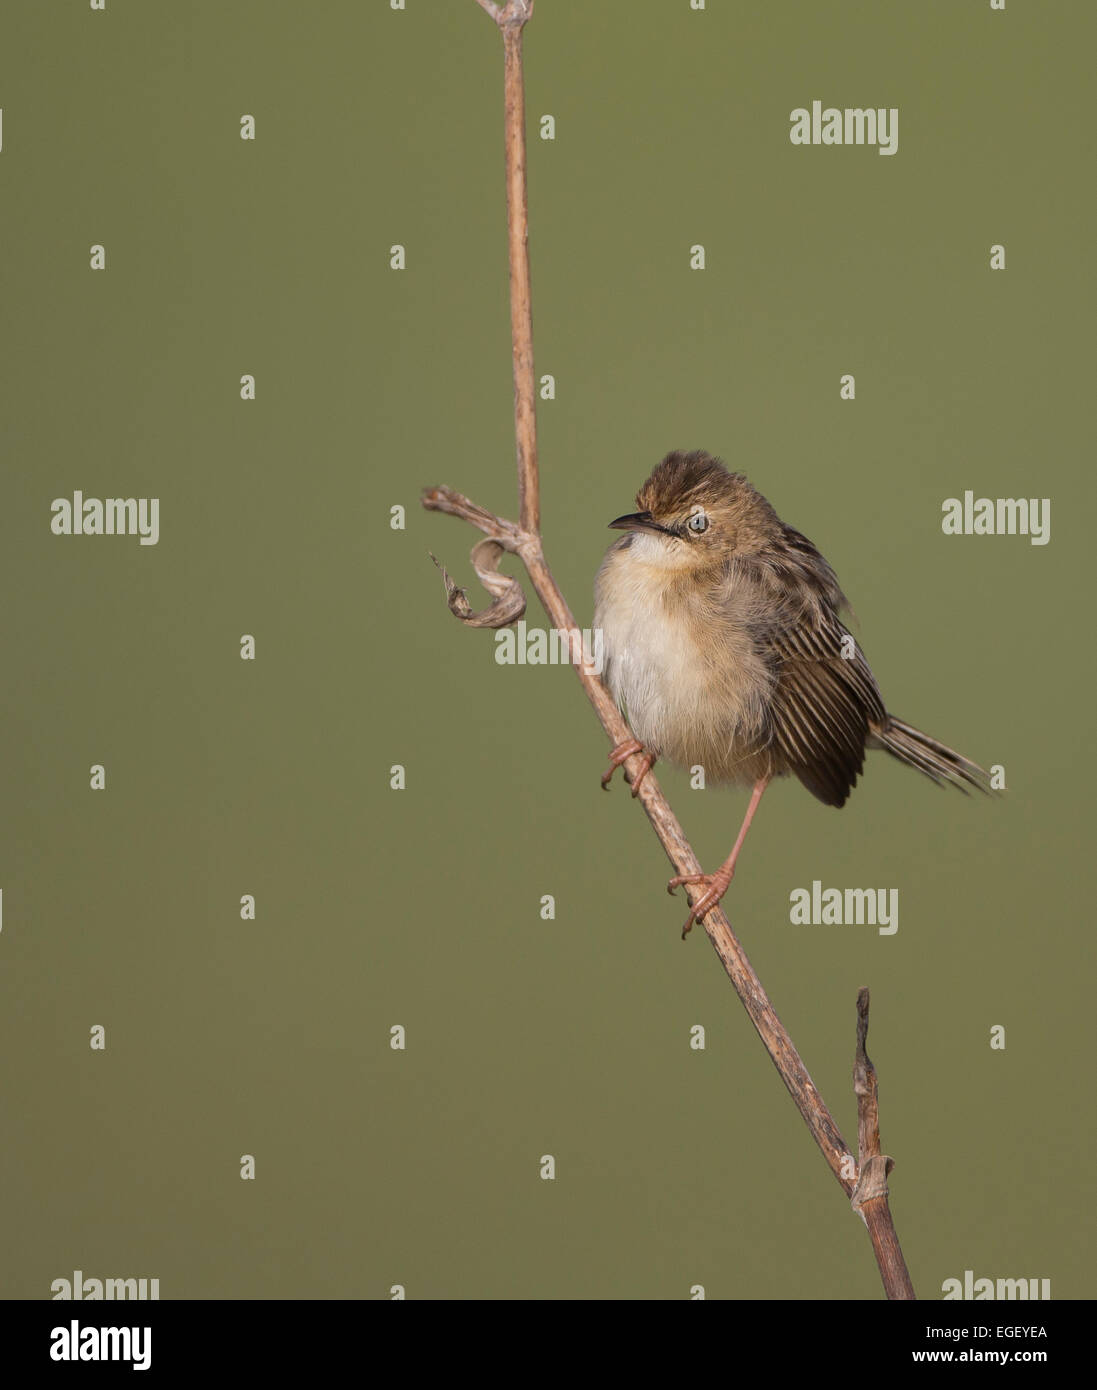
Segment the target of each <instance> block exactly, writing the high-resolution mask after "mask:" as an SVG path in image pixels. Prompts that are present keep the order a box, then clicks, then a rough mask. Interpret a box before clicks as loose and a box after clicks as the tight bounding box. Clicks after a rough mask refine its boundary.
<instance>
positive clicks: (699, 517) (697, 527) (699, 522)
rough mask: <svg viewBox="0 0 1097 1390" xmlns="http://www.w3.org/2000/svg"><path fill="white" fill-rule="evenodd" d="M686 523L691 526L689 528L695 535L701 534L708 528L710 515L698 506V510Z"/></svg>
mask: <svg viewBox="0 0 1097 1390" xmlns="http://www.w3.org/2000/svg"><path fill="white" fill-rule="evenodd" d="M686 525H687V526H688V527H689V529H690V530H691V531H692V532H693V534H694V535H695V536H699V535H700V534H701V532H702V531H707V530H708V517H707V516H706V515H705V513H704V512H703V511H702V510H701V509H700V508H698V509H697V511H695V512H694V513H693V515H692V516H691V517H690V519H689V520H688V521H687V522H686Z"/></svg>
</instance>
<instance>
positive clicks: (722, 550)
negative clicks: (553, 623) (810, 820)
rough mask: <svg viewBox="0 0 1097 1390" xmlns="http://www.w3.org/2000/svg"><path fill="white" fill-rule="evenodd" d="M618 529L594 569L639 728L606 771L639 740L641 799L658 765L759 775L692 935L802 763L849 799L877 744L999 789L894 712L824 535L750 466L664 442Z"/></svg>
mask: <svg viewBox="0 0 1097 1390" xmlns="http://www.w3.org/2000/svg"><path fill="white" fill-rule="evenodd" d="M609 525H610V527H611V528H613V529H616V530H619V531H624V532H625V533H626V534H625V535H623V536H621V537H619V538H618V539H617V540H615V541H614V542H613V544H611V546H610V547H609V549H608V550H607V552H606V555H605V558H604V560H603V561H602V564H601V567H600V568H599V570H598V574H597V577H596V579H595V586H594V596H595V608H594V627H595V629H596V630H598V629H600V630H601V633H602V639H601V640H602V643H603V651H604V663H605V665H604V679H605V681H606V683H607V684H608V686H609V690H610V693H611V695H612V696H613V698H614V700H615V701H616V703H617V705H618V707H619V709H620V710H621V712H622V714H623V715H624V716H625V718H626V719H627V721H628V724H629V727H630V729H631V731H632V733H633V735H634V737H633V738H632V739H629V740H627V741H625V742H623V743H620V744H618V745H617V746H616V747H615V748H614V749H613V751H612V753H611V755H610V765H609V768H608V770H607V771H606V773H605V775H604V776H603V778H602V785H603V787H606V788H607V789H608V787H609V783H610V780H611V778H612V776H613V773H614V770H615V769H616V768H617V767H619V766H620V765H621V764H622V763H623V762H624V761H625V760H626V759H627V758H628V757H630V756H631V755H632V754H633V753H642V754H643V758H642V762H641V766H640V770H639V772H638V773H637V774H636V776H635V777H634V778H633V782H632V788H633V793H632V794H633V796H635V795H636V794H637V791H638V790H639V787H640V783H641V782H642V780H643V778H644V777H645V776H646V775H647V773H648V771H649V770H650V768H651V767H652V765H653V764H654V762H655V761H656V760H657V759H659V758H663V759H666V760H667V761H669V762H671V763H673V764H675V765H677V766H679V767H685V768H693V767H696V766H697V765H698V764H699V765H700V766H701V767H703V768H704V772H705V779H706V785H707V784H708V783H709V782H713V783H716V784H721V783H733V784H734V783H738V784H745V785H747V786H750V787H752V789H753V790H752V792H751V797H750V802H749V805H748V807H747V811H746V815H745V817H744V819H743V823H742V826H741V827H740V830H739V834H738V836H737V838H736V840H735V844H734V846H733V847H732V851H731V853H730V854H729V855H728V857H727V859H726V860H725V861H724V863H723V864H722V865H721V866H720V868H719V869H717V871H716V872H715V873H714V874H681V875H678V876H677V877H675V878H672V879H671V880H670V882H669V883H668V885H667V890H668V892H670V893H672V894H673V891H674V889H675V888H676V887H679V886H680V885H682V884H693V885H702V886H703V891H702V892H701V893H700V895H699V896H698V897H697V900H696V901H695V902H694V904H693V906H692V907H691V909H690V913H689V916H688V918H687V919H686V923H685V926H684V927H683V929H682V936H683V938H684V937H685V936H686V934H687V932H688V931H689V930H690V928H691V927H692V926H693V924H694V922H696V921H700V920H701V919H702V918H703V917H704V916H705V915H706V914H707V913H708V912H709V911H711V909H712V908H713V907H715V906H716V904H717V903H719V901H720V900H721V898H722V897H723V896H724V894H725V893H726V891H727V889H728V887H729V885H730V883H731V880H732V877H733V876H734V873H735V865H736V862H737V860H738V858H739V853H740V851H741V849H742V847H743V842H744V840H745V839H746V835H747V831H748V830H749V829H750V825H751V822H752V820H753V819H754V815H755V812H756V811H757V809H758V805H759V802H760V801H761V799H762V795H763V793H764V792H765V790H766V787H767V786H768V785H769V783H770V781H772V780H773V779H774V778H775V777H784V776H789V775H791V776H794V777H796V778H798V779H799V781H800V782H801V783H802V784H803V785H804V786H805V787H806V788H807V789H808V791H809V792H811V794H812V795H813V796H815V797H817V798H818V799H819V800H820V801H821V802H823V804H824V805H826V806H835V807H841V806H844V805H845V803H846V800H847V799H848V797H849V794H850V792H851V791H852V790H853V788H854V786H855V785H856V783H857V779H858V777H859V776H860V775H861V773H862V771H863V769H864V763H865V753H866V751H867V750H869V749H883V750H884V751H885V752H887V753H890V754H891V756H892V757H894V758H897V759H898V760H899V761H900V762H902V763H906V764H907V765H908V766H910V767H913V768H917V769H918V771H919V772H922V773H924V774H925V775H926V776H927V777H929V778H931V779H932V780H933V781H934V782H937V783H938V784H940V785H951V786H955V787H958V788H960V790H962V791H967V790H969V789H976V790H978V791H981V792H986V793H990V792H991V791H992V785H991V778H990V775H989V774H988V773H987V772H986V771H984V769H983V768H981V767H980V766H979V765H978V764H977V763H974V762H971V761H970V760H969V759H968V758H965V757H963V756H962V755H961V754H960V753H957V752H955V751H954V750H953V749H952V748H949V747H947V746H946V745H945V744H943V743H939V742H938V741H937V739H935V738H931V737H930V735H929V734H925V733H922V732H921V730H920V729H917V728H915V727H914V726H913V725H911V724H908V723H906V722H905V721H904V720H902V719H899V718H897V717H896V716H895V715H893V714H889V713H888V710H887V707H886V706H885V704H884V700H883V697H882V695H881V694H880V688H879V686H878V685H877V683H876V678H875V677H874V676H873V674H872V671H871V669H870V668H869V665H868V662H867V661H866V660H865V656H864V653H863V652H862V650H861V647H860V644H859V643H858V642H857V641H856V640H855V639H854V637H853V635H852V634H851V633H850V631H849V629H848V628H847V627H846V626H845V623H844V622H843V621H842V617H841V614H842V613H843V612H848V611H849V603H848V600H847V599H846V596H845V594H843V592H842V590H841V588H840V587H839V584H838V579H837V577H836V575H835V573H834V570H833V569H832V568H831V567H830V565H829V564H828V563H827V561H826V560H825V559H824V558H823V556H822V555H821V554H820V552H819V551H818V550H817V549H816V547H815V546H814V545H813V544H812V543H811V541H809V540H808V539H807V537H806V536H804V535H802V534H801V533H800V532H799V531H797V530H795V529H794V528H793V527H792V526H789V525H787V524H786V523H785V522H783V521H782V520H781V518H780V517H779V516H778V515H777V513H776V511H775V510H774V508H773V507H772V506H771V505H770V503H769V502H767V501H766V499H765V498H764V497H763V496H762V494H761V493H760V492H758V491H757V490H756V489H755V488H754V487H753V486H752V485H751V484H750V482H749V481H748V480H747V478H746V477H745V476H744V475H743V474H742V473H733V472H730V471H729V470H728V469H727V468H726V467H725V466H724V464H723V463H722V462H721V461H720V459H718V458H716V457H714V456H713V455H711V454H708V453H706V452H704V451H702V450H696V451H693V452H689V453H687V452H682V451H677V452H673V453H669V454H667V455H666V457H665V458H664V459H663V460H662V462H661V463H659V464H658V465H657V467H656V468H655V469H654V470H653V472H652V473H651V476H650V477H649V478H648V479H647V481H646V482H645V483H644V485H643V486H642V487H641V488H640V491H639V492H638V493H637V494H636V511H635V512H630V513H629V514H628V515H626V516H619V517H617V518H616V519H615V520H614V521H611V522H610V523H609Z"/></svg>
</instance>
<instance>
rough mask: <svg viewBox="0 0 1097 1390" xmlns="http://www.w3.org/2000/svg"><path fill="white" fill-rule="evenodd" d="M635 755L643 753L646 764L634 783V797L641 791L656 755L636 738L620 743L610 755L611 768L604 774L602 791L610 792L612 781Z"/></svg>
mask: <svg viewBox="0 0 1097 1390" xmlns="http://www.w3.org/2000/svg"><path fill="white" fill-rule="evenodd" d="M633 753H643V755H644V763H643V766H642V767H641V768H640V771H639V772H638V773H637V774H636V777H635V779H634V781H633V783H632V794H633V796H635V795H636V793H637V792H638V791H639V790H640V783H641V782H642V781H643V780H644V778H645V777H646V776H647V775H648V773H649V772H650V771H651V768H652V764H653V763H654V762H655V754H654V753H649V752H647V750H646V749H645V748H644V745H643V744H642V743H640V742H638V741H637V740H636V739H634V738H630V739H626V740H625V742H624V743H619V744H618V745H617V747H616V748H615V749H614V750H613V752H612V753H611V754H610V755H609V767H608V768H606V770H605V772H604V773H603V774H602V790H603V791H606V792H608V791H609V784H610V779H611V778H612V776H613V774H614V773H615V772H616V771H617V769H618V768H619V767H620V766H621V764H622V763H623V762H624V761H625V759H626V758H631V757H632V755H633Z"/></svg>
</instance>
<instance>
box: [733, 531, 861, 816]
mask: <svg viewBox="0 0 1097 1390" xmlns="http://www.w3.org/2000/svg"><path fill="white" fill-rule="evenodd" d="M765 570H766V574H765V584H766V588H767V590H768V592H769V594H770V595H771V596H773V597H774V598H776V599H777V604H776V606H775V607H774V608H773V609H771V610H770V611H771V613H772V614H773V620H772V621H770V622H767V623H765V625H764V626H763V627H761V628H760V629H759V630H758V631H757V640H758V642H759V646H760V649H761V651H762V653H763V655H764V658H765V660H766V663H767V665H768V666H769V669H770V671H771V673H772V678H773V686H772V688H771V692H770V700H769V710H768V713H769V721H770V725H771V728H772V731H773V741H774V743H775V744H776V746H777V748H778V749H779V750H780V752H781V753H782V755H783V757H784V759H785V761H786V763H787V766H788V769H789V771H790V772H793V773H795V775H796V776H797V777H798V778H799V779H800V781H801V782H802V783H803V784H804V786H805V787H807V789H808V791H810V792H811V793H812V794H813V795H814V796H817V797H818V798H819V800H820V801H822V802H824V803H825V804H826V805H828V806H841V805H843V804H844V803H845V800H846V798H847V797H848V796H849V793H850V791H851V790H852V788H853V786H854V785H855V783H856V781H857V777H858V775H859V774H860V772H861V769H862V768H863V767H864V762H865V743H866V740H867V739H868V736H869V730H870V725H874V724H875V725H881V724H884V723H886V720H887V712H886V710H885V708H884V702H883V698H882V697H881V695H880V691H879V688H878V687H877V684H876V680H875V678H874V676H873V674H872V671H871V670H870V669H869V665H868V662H867V661H866V660H865V658H864V656H863V655H862V654H861V649H860V647H859V646H858V645H857V643H856V642H855V640H854V638H853V636H852V634H851V633H850V632H849V630H848V629H847V628H846V626H845V625H844V623H842V621H841V620H840V618H839V617H838V610H839V608H840V607H843V606H845V596H844V595H843V594H842V591H841V589H840V588H839V587H838V581H837V579H836V578H835V576H834V572H833V571H832V570H831V568H830V566H829V565H828V564H827V562H826V561H825V560H824V559H823V557H822V556H821V555H820V554H819V552H818V551H817V550H816V549H815V547H814V546H813V545H812V544H811V542H810V541H808V540H807V539H806V538H805V537H803V536H801V535H800V534H799V532H797V531H793V530H792V528H791V527H786V528H785V534H784V538H783V544H782V545H781V546H780V547H778V548H777V552H776V554H775V555H774V554H772V553H771V554H770V555H769V556H767V557H765Z"/></svg>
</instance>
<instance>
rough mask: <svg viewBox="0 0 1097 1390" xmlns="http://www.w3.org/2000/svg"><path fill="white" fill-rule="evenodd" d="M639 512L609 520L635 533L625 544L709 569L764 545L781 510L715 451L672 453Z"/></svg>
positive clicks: (655, 558)
mask: <svg viewBox="0 0 1097 1390" xmlns="http://www.w3.org/2000/svg"><path fill="white" fill-rule="evenodd" d="M636 508H637V509H636V511H635V512H631V513H629V514H628V515H627V516H619V517H617V519H616V520H615V521H611V522H610V523H609V524H610V526H611V527H613V528H614V529H616V530H618V531H628V532H630V533H631V534H630V535H629V536H628V537H627V538H626V539H625V540H623V541H619V542H618V546H619V547H628V548H630V549H631V550H632V551H633V552H634V553H635V554H636V556H637V558H640V557H641V556H642V557H643V558H644V559H645V560H647V561H648V562H649V563H653V564H657V565H660V566H664V567H666V568H668V569H674V570H679V571H690V570H702V569H708V568H710V567H711V566H712V565H714V564H717V563H721V562H723V561H724V560H727V559H728V558H730V557H731V556H733V555H736V554H739V555H742V554H749V553H754V552H756V551H758V550H760V549H761V548H762V547H763V546H764V545H765V544H766V542H767V541H768V540H769V539H770V538H771V537H772V536H773V535H774V533H775V531H776V530H777V529H778V528H779V527H780V522H779V521H778V519H777V514H776V513H775V512H774V510H773V508H772V507H771V506H770V505H769V503H768V502H767V501H766V499H765V498H764V497H763V496H762V495H761V494H760V493H758V492H756V491H755V490H754V488H753V487H751V485H750V483H748V482H747V480H746V478H744V477H743V475H742V474H741V473H729V472H728V470H727V469H726V468H725V467H724V465H723V464H722V463H721V462H720V460H719V459H716V458H713V457H712V455H711V454H706V453H703V452H700V451H698V452H695V453H690V454H685V453H673V454H668V455H667V456H666V458H665V459H663V461H662V463H660V464H659V465H658V467H657V468H656V469H655V470H654V472H653V473H652V475H651V477H650V478H648V480H647V482H646V483H645V484H644V485H643V487H642V488H641V489H640V491H639V492H638V493H637V494H636Z"/></svg>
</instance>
